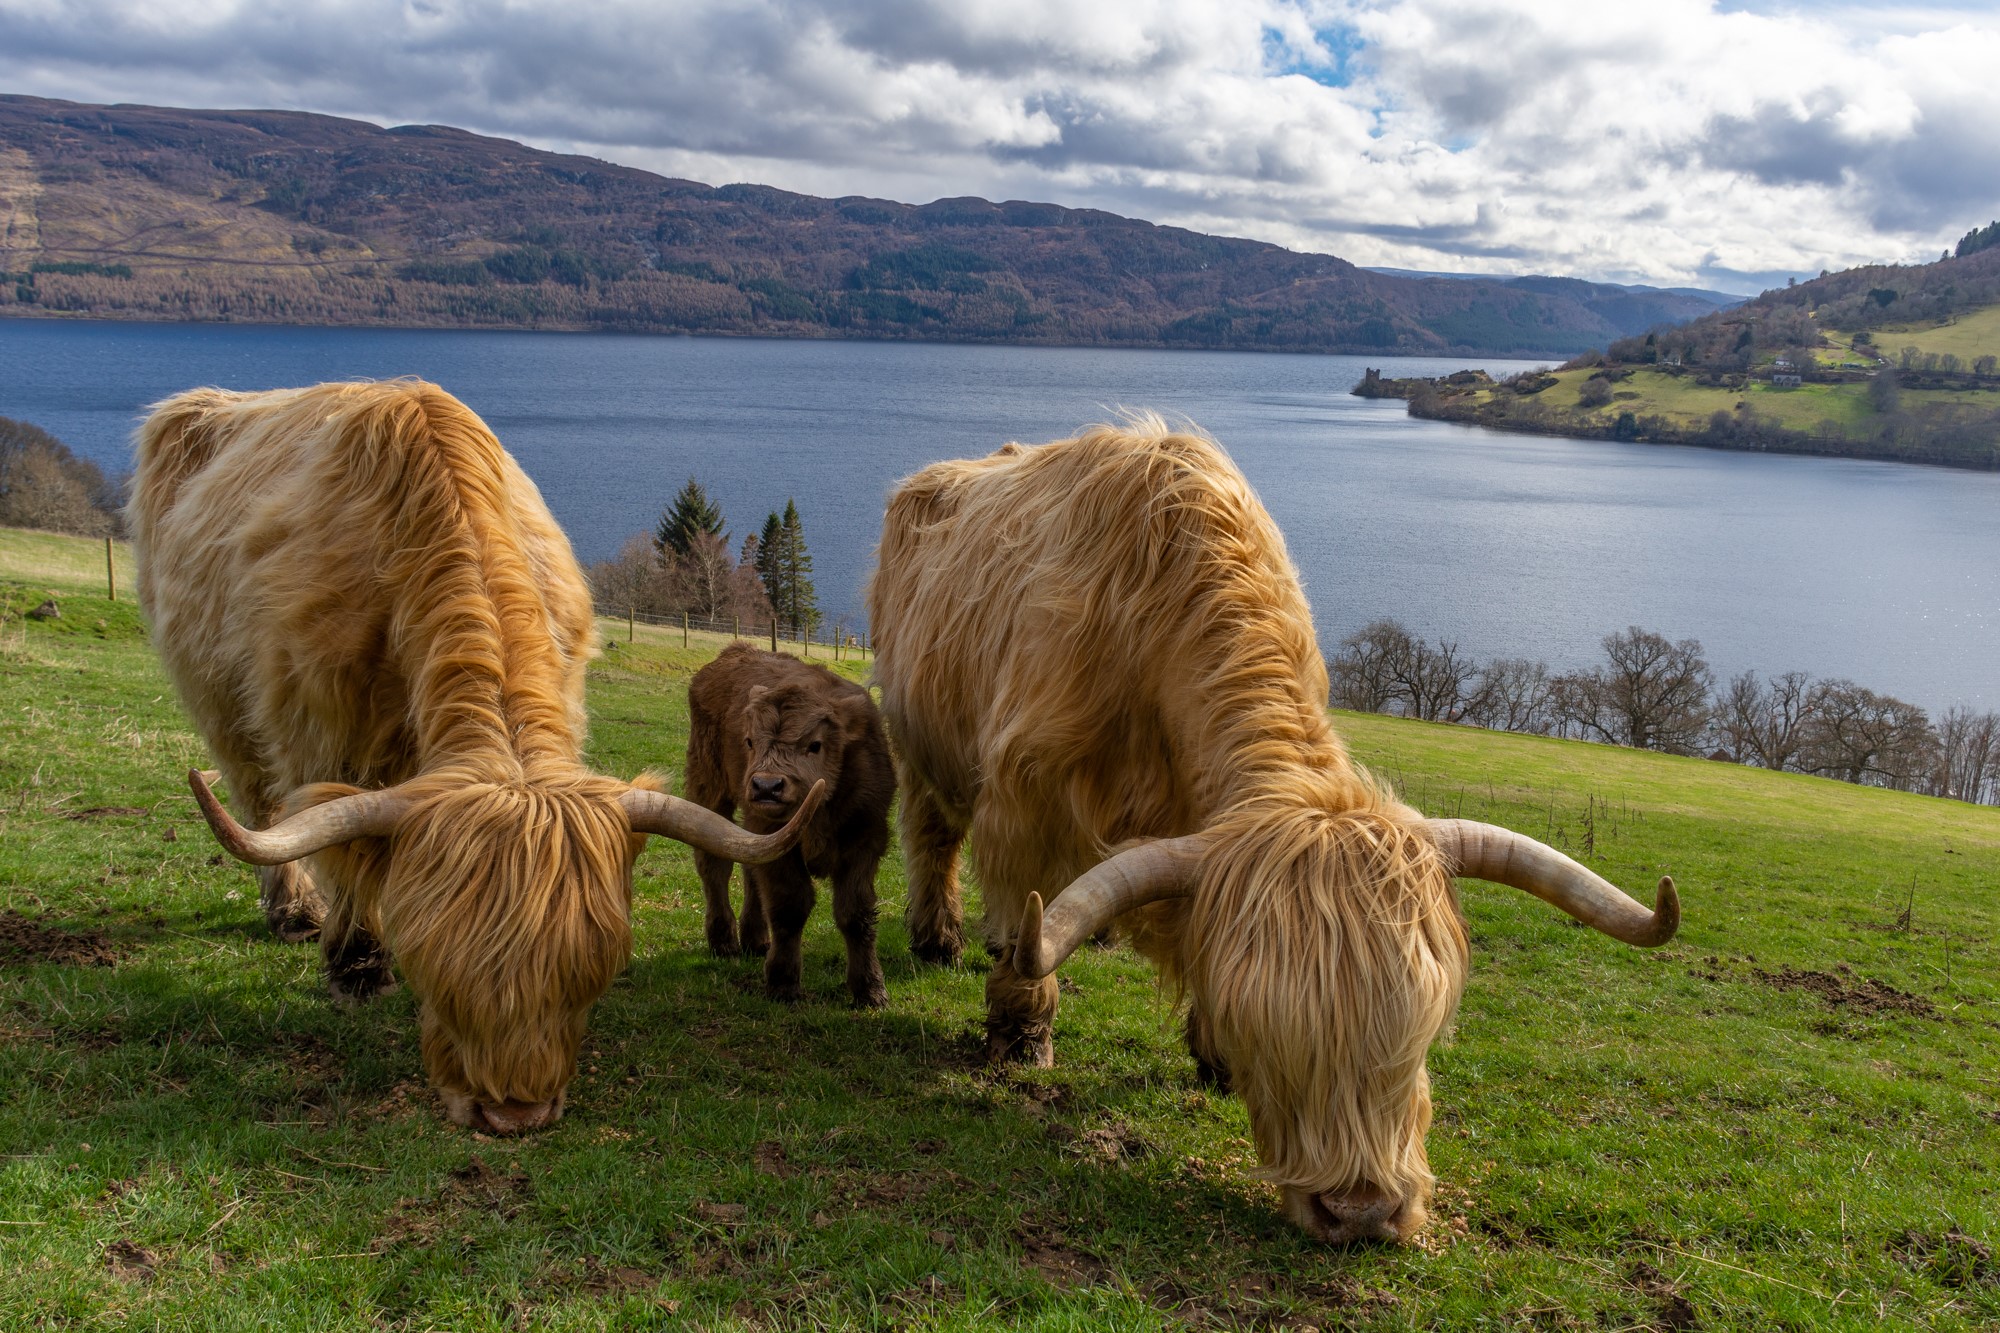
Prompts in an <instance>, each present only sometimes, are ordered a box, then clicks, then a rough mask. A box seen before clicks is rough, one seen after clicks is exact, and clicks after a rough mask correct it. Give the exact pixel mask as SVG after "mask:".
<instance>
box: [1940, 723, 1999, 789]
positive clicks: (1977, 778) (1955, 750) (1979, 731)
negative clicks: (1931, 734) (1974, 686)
mask: <svg viewBox="0 0 2000 1333" xmlns="http://www.w3.org/2000/svg"><path fill="white" fill-rule="evenodd" d="M1936 734H1937V755H1938V760H1937V768H1936V770H1935V773H1934V776H1933V780H1932V782H1931V784H1930V791H1931V794H1932V795H1934V796H1949V797H1952V798H1953V799H1955V800H1960V801H1974V802H1979V803H1982V804H1988V805H1991V804H1994V803H1995V802H2000V714H1996V713H1975V712H1973V711H1972V710H1971V709H1970V708H1966V707H1963V706H1960V707H1956V708H1948V709H1946V710H1945V711H1944V713H1943V714H1942V715H1941V716H1940V717H1939V718H1938V720H1937V727H1936Z"/></svg>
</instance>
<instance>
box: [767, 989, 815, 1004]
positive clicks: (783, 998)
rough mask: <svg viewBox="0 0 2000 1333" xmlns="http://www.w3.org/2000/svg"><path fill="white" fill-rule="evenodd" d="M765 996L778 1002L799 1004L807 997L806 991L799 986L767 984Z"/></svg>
mask: <svg viewBox="0 0 2000 1333" xmlns="http://www.w3.org/2000/svg"><path fill="white" fill-rule="evenodd" d="M764 998H766V999H768V1000H772V1001H775V1002H776V1003H778V1004H797V1003H798V1002H799V1001H800V1000H803V999H804V998H805V993H804V992H803V991H801V990H800V989H799V988H798V987H797V986H766V987H765V988H764Z"/></svg>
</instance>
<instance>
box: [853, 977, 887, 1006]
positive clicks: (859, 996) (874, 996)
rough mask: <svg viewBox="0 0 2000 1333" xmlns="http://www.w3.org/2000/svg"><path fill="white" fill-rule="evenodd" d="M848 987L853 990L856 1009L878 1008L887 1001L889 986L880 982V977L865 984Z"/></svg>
mask: <svg viewBox="0 0 2000 1333" xmlns="http://www.w3.org/2000/svg"><path fill="white" fill-rule="evenodd" d="M848 989H849V990H850V991H852V992H853V995H854V1007H855V1008H856V1009H880V1008H881V1007H882V1006H883V1005H885V1004H887V1003H889V988H888V987H887V986H885V985H883V984H882V980H881V978H880V977H877V978H875V979H874V980H873V981H870V982H869V983H868V984H867V985H865V986H851V987H849V988H848Z"/></svg>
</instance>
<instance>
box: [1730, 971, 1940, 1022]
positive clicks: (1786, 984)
mask: <svg viewBox="0 0 2000 1333" xmlns="http://www.w3.org/2000/svg"><path fill="white" fill-rule="evenodd" d="M1751 975H1752V976H1753V977H1755V978H1756V979H1757V980H1758V981H1761V982H1763V983H1764V984H1765V985H1766V986H1769V987H1770V988H1771V989H1772V990H1797V991H1805V992H1807V993H1808V994H1811V995H1816V996H1818V997H1819V998H1820V999H1821V1000H1822V1001H1824V1002H1825V1003H1826V1005H1827V1006H1828V1007H1829V1008H1833V1009H1839V1010H1842V1011H1844V1012H1847V1013H1852V1014H1861V1015H1874V1014H1913V1015H1915V1016H1916V1017H1918V1018H1935V1017H1936V1016H1937V1006H1936V1005H1934V1004H1932V1003H1931V1002H1930V1001H1929V1000H1926V999H1925V998H1924V997H1923V996H1921V995H1912V994H1910V993H1909V992H1908V991H1900V990H1897V989H1896V988H1895V987H1894V986H1891V985H1889V984H1888V983H1887V982H1883V981H1876V980H1874V979H1873V978H1871V977H1860V976H1852V975H1849V976H1838V975H1835V974H1834V973H1832V972H1813V971H1806V970H1801V969H1799V968H1792V967H1780V968H1779V969H1778V970H1777V971H1775V972H1768V971H1766V970H1764V969H1763V968H1761V967H1760V968H1757V969H1755V970H1754V971H1752V972H1751Z"/></svg>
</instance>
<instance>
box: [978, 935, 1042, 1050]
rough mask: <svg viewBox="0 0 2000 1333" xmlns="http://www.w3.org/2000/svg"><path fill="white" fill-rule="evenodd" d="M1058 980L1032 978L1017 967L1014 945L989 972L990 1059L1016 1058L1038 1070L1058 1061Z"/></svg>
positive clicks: (988, 1046)
mask: <svg viewBox="0 0 2000 1333" xmlns="http://www.w3.org/2000/svg"><path fill="white" fill-rule="evenodd" d="M1056 997H1057V992H1056V979H1055V977H1054V976H1052V975H1051V976H1046V977H1043V978H1042V979H1041V980H1040V981H1030V980H1028V979H1027V978H1026V977H1023V976H1021V975H1020V974H1019V973H1018V972H1016V971H1015V970H1014V949H1013V946H1012V945H1009V946H1008V947H1007V948H1005V949H1003V950H1001V952H1000V957H998V958H997V959H995V960H994V962H993V970H992V971H990V972H988V973H987V974H986V1059H987V1061H988V1063H991V1064H999V1063H1000V1062H1002V1061H1005V1060H1016V1061H1019V1062H1020V1063H1022V1064H1025V1065H1031V1066H1033V1067H1034V1068H1037V1069H1052V1068H1054V1067H1055V1063H1056V1047H1055V1021H1056V1003H1057V998H1056Z"/></svg>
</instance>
